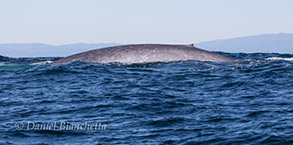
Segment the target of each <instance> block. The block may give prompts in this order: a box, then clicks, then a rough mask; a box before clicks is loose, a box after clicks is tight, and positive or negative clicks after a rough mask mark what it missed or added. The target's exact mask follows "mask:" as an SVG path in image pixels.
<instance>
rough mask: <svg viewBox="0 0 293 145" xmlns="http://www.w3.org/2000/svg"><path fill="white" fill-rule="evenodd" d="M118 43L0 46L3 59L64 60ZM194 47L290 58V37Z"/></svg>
mask: <svg viewBox="0 0 293 145" xmlns="http://www.w3.org/2000/svg"><path fill="white" fill-rule="evenodd" d="M117 45H123V44H117V43H93V44H86V43H76V44H68V45H49V44H43V43H6V44H0V55H1V56H6V57H65V56H69V55H72V54H76V53H80V52H84V51H89V50H93V49H98V48H104V47H110V46H117ZM195 46H196V47H199V48H203V49H206V50H209V51H223V52H231V53H237V52H244V53H256V52H261V53H288V54H293V34H289V33H279V34H262V35H255V36H246V37H237V38H231V39H221V40H213V41H204V42H199V43H196V44H195Z"/></svg>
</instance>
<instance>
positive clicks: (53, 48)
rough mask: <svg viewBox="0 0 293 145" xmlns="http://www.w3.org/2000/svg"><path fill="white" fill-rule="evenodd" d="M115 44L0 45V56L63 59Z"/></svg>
mask: <svg viewBox="0 0 293 145" xmlns="http://www.w3.org/2000/svg"><path fill="white" fill-rule="evenodd" d="M117 45H119V44H115V43H96V44H86V43H76V44H68V45H48V44H43V43H11V44H0V55H2V56H8V57H64V56H69V55H72V54H76V53H80V52H84V51H88V50H93V49H98V48H103V47H110V46H117Z"/></svg>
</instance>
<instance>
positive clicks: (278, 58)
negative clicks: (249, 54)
mask: <svg viewBox="0 0 293 145" xmlns="http://www.w3.org/2000/svg"><path fill="white" fill-rule="evenodd" d="M266 60H285V61H293V57H291V58H283V57H269V58H266Z"/></svg>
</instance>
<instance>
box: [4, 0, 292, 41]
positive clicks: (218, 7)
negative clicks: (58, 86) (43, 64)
mask: <svg viewBox="0 0 293 145" xmlns="http://www.w3.org/2000/svg"><path fill="white" fill-rule="evenodd" d="M292 14H293V0H0V19H1V20H0V43H34V42H40V43H48V44H68V43H78V42H85V43H109V42H114V43H191V42H195V43H197V42H200V41H206V40H213V39H222V38H231V37H237V36H246V35H255V34H263V33H280V32H284V33H293V19H292Z"/></svg>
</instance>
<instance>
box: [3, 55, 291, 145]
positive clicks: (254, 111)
mask: <svg viewBox="0 0 293 145" xmlns="http://www.w3.org/2000/svg"><path fill="white" fill-rule="evenodd" d="M222 54H223V55H226V56H228V57H231V58H233V59H235V60H236V62H235V63H215V62H200V61H179V62H158V63H145V64H131V65H124V64H119V63H112V64H98V63H85V62H73V63H70V64H66V65H58V66H51V65H32V63H36V62H40V61H48V60H56V59H58V58H21V59H10V58H5V57H0V80H1V81H0V144H24V145H27V144H176V145H177V144H237V145H238V144H245V145H248V144H292V143H293V61H288V60H290V59H281V58H293V55H291V54H276V53H253V54H246V53H222ZM272 57H277V58H280V59H274V60H272V59H267V58H272ZM55 124H56V125H55ZM42 125H43V126H42ZM46 125H47V127H46V128H44V126H46ZM54 125H55V126H54ZM73 125H76V126H77V125H81V126H83V128H75V129H72V128H70V126H71V127H72V126H73ZM87 125H92V128H90V127H88V128H86V129H85V127H86V126H87ZM40 126H42V127H40ZM48 126H50V127H48ZM65 126H67V127H69V128H63V127H65ZM100 127H102V128H100Z"/></svg>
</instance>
